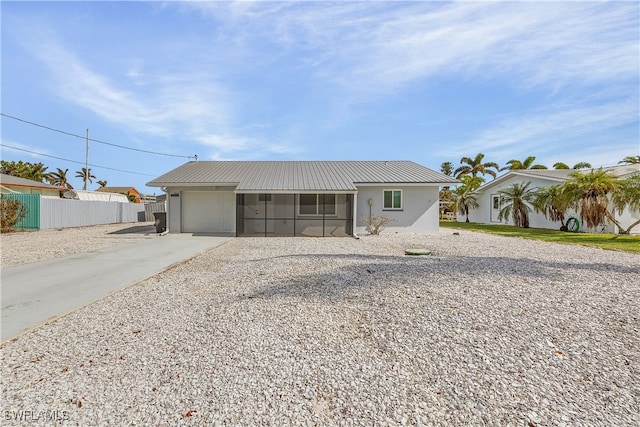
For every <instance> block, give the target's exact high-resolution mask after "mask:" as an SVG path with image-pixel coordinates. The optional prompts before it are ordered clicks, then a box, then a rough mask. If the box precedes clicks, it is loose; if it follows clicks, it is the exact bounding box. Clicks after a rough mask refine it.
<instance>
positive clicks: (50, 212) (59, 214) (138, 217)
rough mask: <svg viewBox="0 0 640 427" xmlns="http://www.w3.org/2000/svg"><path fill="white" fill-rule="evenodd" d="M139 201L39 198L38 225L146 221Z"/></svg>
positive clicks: (58, 226)
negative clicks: (120, 201)
mask: <svg viewBox="0 0 640 427" xmlns="http://www.w3.org/2000/svg"><path fill="white" fill-rule="evenodd" d="M145 220H146V218H145V212H144V205H143V204H141V203H119V202H100V201H93V200H91V201H88V200H69V199H53V198H47V197H42V198H40V229H41V230H45V229H48V228H67V227H84V226H88V225H98V224H114V223H121V222H139V221H145Z"/></svg>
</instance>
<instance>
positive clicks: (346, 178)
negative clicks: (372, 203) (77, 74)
mask: <svg viewBox="0 0 640 427" xmlns="http://www.w3.org/2000/svg"><path fill="white" fill-rule="evenodd" d="M457 183H458V181H457V180H456V179H454V178H452V177H450V176H446V175H444V174H441V173H439V172H435V171H433V170H431V169H429V168H426V167H424V166H421V165H419V164H417V163H414V162H411V161H204V162H203V161H198V162H188V163H185V164H183V165H182V166H179V167H177V168H176V169H174V170H172V171H170V172H167V173H165V174H164V175H161V176H159V177H158V178H156V179H154V180H152V181H150V182H148V183H147V185H148V186H150V187H166V186H181V185H186V186H204V185H220V186H224V185H228V186H236V191H238V192H242V191H263V192H269V191H357V184H436V185H446V184H457Z"/></svg>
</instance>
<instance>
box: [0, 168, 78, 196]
mask: <svg viewBox="0 0 640 427" xmlns="http://www.w3.org/2000/svg"><path fill="white" fill-rule="evenodd" d="M66 190H67V189H66V188H65V187H61V186H58V185H51V184H46V183H44V182H39V181H33V180H31V179H25V178H18V177H17V176H13V175H6V174H0V193H2V194H40V196H41V197H53V198H56V199H59V198H60V192H63V191H66Z"/></svg>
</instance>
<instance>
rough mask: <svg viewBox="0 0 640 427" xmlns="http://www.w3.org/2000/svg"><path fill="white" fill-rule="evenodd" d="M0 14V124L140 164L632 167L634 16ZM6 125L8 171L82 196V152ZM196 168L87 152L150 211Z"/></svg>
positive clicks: (47, 10)
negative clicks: (41, 177)
mask: <svg viewBox="0 0 640 427" xmlns="http://www.w3.org/2000/svg"><path fill="white" fill-rule="evenodd" d="M0 7H1V12H2V93H1V96H2V113H3V114H6V115H10V116H14V117H18V118H21V119H23V120H27V121H30V122H34V123H38V124H41V125H44V126H48V127H51V128H55V129H59V130H63V131H65V132H70V133H73V134H78V135H85V133H86V129H89V136H90V138H92V139H96V140H100V141H104V142H109V143H112V144H118V145H122V146H127V147H131V148H135V149H138V150H146V151H153V152H159V153H163V154H172V155H176V156H192V155H194V154H197V155H198V159H200V160H378V159H385V160H413V161H415V162H418V163H420V164H423V165H425V166H427V167H430V168H432V169H435V170H439V168H440V165H441V163H442V162H445V161H451V162H453V163H454V166H458V165H459V160H460V158H461V157H462V156H470V157H474V156H475V155H476V154H477V153H479V152H482V153H485V160H488V161H495V162H497V163H499V164H500V165H504V164H505V163H506V162H507V161H508V160H510V159H519V160H523V159H524V158H525V157H526V156H529V155H534V156H536V162H537V163H542V164H545V165H547V166H549V167H551V165H553V163H555V162H558V161H561V162H564V163H567V164H569V165H572V164H574V163H577V162H580V161H587V162H590V163H591V164H592V165H593V166H594V167H599V166H610V165H615V164H617V162H618V161H619V160H621V159H622V158H623V157H625V156H630V155H638V154H639V153H640V136H639V132H640V130H639V129H640V122H639V116H640V111H639V104H640V94H639V77H638V76H639V73H640V53H639V31H638V28H639V25H640V23H639V5H638V3H637V2H611V3H605V2H531V3H528V2H501V3H485V2H461V3H447V2H298V3H296V2H256V3H253V2H194V3H187V2H28V1H27V2H24V1H21V2H12V1H2V3H1V6H0ZM1 124H2V145H3V147H2V159H4V160H24V161H30V162H38V161H41V162H43V163H44V164H45V165H47V166H48V167H49V170H50V171H55V170H56V168H58V167H59V168H62V169H66V168H69V175H70V176H71V177H73V176H74V175H75V171H77V170H79V169H80V168H81V167H82V166H83V165H82V164H79V163H84V161H85V142H84V140H82V139H81V138H74V137H71V136H68V135H64V134H60V133H56V132H52V131H49V130H45V129H43V128H40V127H36V126H32V125H28V124H25V123H23V122H19V121H17V120H14V119H10V118H7V117H2V118H1ZM8 146H11V147H15V148H19V149H22V150H26V151H31V152H36V153H42V154H45V155H48V156H55V157H59V158H63V159H69V160H73V161H76V162H79V163H71V162H68V161H66V160H59V159H54V158H51V157H42V156H38V155H34V154H30V153H28V152H26V151H17V150H15V149H9V148H7V147H8ZM185 161H188V159H187V158H185V157H172V156H160V155H153V154H149V153H143V152H140V151H132V150H125V149H121V148H117V147H113V146H109V145H105V144H99V143H95V142H92V143H91V144H90V150H89V163H90V164H93V165H95V166H92V167H91V169H92V172H93V173H94V175H96V177H97V179H101V180H107V181H108V184H109V185H110V186H111V185H113V186H128V185H131V186H134V187H136V188H138V190H140V191H142V192H145V193H150V194H152V193H154V192H156V193H157V194H159V193H160V191H159V189H157V188H149V187H145V183H146V182H148V181H150V180H151V179H153V178H155V177H156V176H159V175H161V174H163V173H164V172H167V171H169V170H171V169H173V168H174V167H177V166H179V165H180V164H182V163H184V162H185ZM107 168H108V169H107ZM113 169H117V170H113ZM71 182H72V184H73V185H74V186H75V187H76V188H81V187H82V183H81V180H80V179H79V178H73V179H72V180H71ZM93 188H97V184H95V182H94V184H93V185H90V189H93Z"/></svg>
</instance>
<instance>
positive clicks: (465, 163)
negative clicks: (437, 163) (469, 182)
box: [453, 153, 500, 179]
mask: <svg viewBox="0 0 640 427" xmlns="http://www.w3.org/2000/svg"><path fill="white" fill-rule="evenodd" d="M482 159H484V154H482V153H478V155H476V157H475V158H473V159H472V158H470V157H463V158H461V159H460V163H461V165H460V166H459V167H458V168H457V169H456V170H455V171H453V174H454V175H455V177H456V178H458V179H460V177H462V176H464V175H471V176H473V177H474V178H475V177H476V176H478V174H479V173H481V174H482V175H487V174H489V175H491V176H492V177H494V178H495V177H496V174H497V172H498V171H499V170H500V166H498V164H497V163H494V162H485V163H483V162H482ZM490 168H493V169H495V171H492V170H491V169H490Z"/></svg>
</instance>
